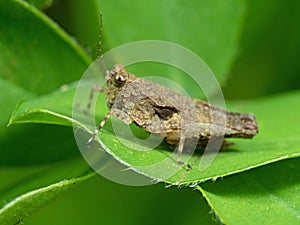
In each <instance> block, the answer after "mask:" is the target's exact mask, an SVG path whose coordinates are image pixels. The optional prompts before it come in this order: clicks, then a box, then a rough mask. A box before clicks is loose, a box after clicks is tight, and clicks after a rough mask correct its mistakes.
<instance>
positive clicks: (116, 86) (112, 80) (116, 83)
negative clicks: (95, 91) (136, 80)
mask: <svg viewBox="0 0 300 225" xmlns="http://www.w3.org/2000/svg"><path fill="white" fill-rule="evenodd" d="M132 76H133V75H131V74H129V73H127V71H126V70H125V68H124V67H123V66H122V65H120V64H116V65H115V66H114V67H113V69H112V70H111V71H108V72H107V74H106V87H105V89H104V93H105V95H106V104H107V105H108V107H109V108H111V107H112V105H113V104H114V102H115V99H116V97H117V96H118V94H119V93H120V91H121V90H122V88H123V87H124V85H125V84H126V83H127V82H130V80H132Z"/></svg>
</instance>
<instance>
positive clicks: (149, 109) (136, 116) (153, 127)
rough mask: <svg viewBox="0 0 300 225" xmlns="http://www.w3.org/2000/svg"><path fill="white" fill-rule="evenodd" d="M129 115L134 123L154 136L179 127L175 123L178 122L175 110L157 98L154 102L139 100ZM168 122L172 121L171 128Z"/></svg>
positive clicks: (144, 99)
mask: <svg viewBox="0 0 300 225" xmlns="http://www.w3.org/2000/svg"><path fill="white" fill-rule="evenodd" d="M130 114H131V118H132V120H133V121H134V122H135V123H137V124H138V125H139V126H141V127H143V128H144V129H145V130H146V131H148V132H150V133H154V134H163V133H167V132H170V131H172V130H173V129H177V128H178V127H179V126H180V125H178V124H177V123H176V122H177V121H178V118H177V117H178V113H177V110H176V108H175V107H173V106H171V105H170V104H167V102H166V101H164V100H162V99H161V101H160V100H159V99H158V97H157V98H156V99H155V100H154V99H153V98H149V97H145V98H143V99H141V100H140V101H139V102H138V103H136V104H135V106H134V108H133V110H132V111H131V113H130ZM170 121H173V122H172V126H170ZM175 121H176V122H175Z"/></svg>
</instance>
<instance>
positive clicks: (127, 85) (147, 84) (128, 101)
mask: <svg viewBox="0 0 300 225" xmlns="http://www.w3.org/2000/svg"><path fill="white" fill-rule="evenodd" d="M106 80H107V85H106V86H105V87H104V90H103V91H104V93H105V95H106V102H107V105H108V107H109V108H110V109H111V110H112V115H113V116H116V117H117V118H119V119H120V120H122V121H124V122H125V123H128V124H129V123H131V122H135V123H136V124H138V125H139V126H141V127H142V128H143V129H145V130H146V131H148V132H150V133H153V134H158V135H161V136H163V137H165V140H166V141H167V142H168V143H170V144H178V142H179V140H180V136H181V135H182V134H183V133H182V132H184V134H185V139H187V140H188V139H195V138H196V139H198V145H200V146H205V145H206V144H207V142H208V140H209V139H210V138H211V137H212V136H224V137H225V138H230V137H237V138H252V137H253V136H254V135H256V134H257V133H258V126H257V122H256V119H255V116H254V115H252V114H244V113H234V112H228V111H225V110H223V109H221V108H218V107H216V106H213V105H211V104H209V103H207V102H204V101H201V100H198V99H192V98H189V97H186V96H183V95H181V94H179V93H177V92H174V91H172V90H170V89H168V88H166V87H164V86H161V85H159V84H156V83H153V82H151V81H148V80H145V79H142V78H138V77H136V76H135V75H133V74H130V73H127V72H126V70H125V68H124V67H123V66H122V65H115V66H114V68H113V69H112V70H111V71H110V72H108V73H107V76H106Z"/></svg>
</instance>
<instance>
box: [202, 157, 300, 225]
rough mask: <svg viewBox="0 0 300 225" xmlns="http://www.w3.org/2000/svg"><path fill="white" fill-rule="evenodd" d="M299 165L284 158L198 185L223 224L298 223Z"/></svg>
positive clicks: (299, 201)
mask: <svg viewBox="0 0 300 225" xmlns="http://www.w3.org/2000/svg"><path fill="white" fill-rule="evenodd" d="M299 165H300V159H290V160H285V161H282V162H278V163H275V164H272V165H267V166H263V167H260V168H257V169H254V170H251V171H248V172H245V173H241V174H237V175H233V176H229V177H226V178H224V179H222V180H217V181H216V182H207V183H205V184H201V185H200V186H199V187H198V188H199V190H200V191H201V192H202V194H203V195H204V196H205V198H206V199H207V201H208V203H209V204H210V206H211V207H212V209H213V210H214V211H215V213H216V214H217V215H218V216H219V218H220V219H221V220H222V221H223V222H224V223H225V224H231V225H235V224H245V225H247V224H261V225H264V224H266V225H267V224H299V222H300V195H299V192H300V173H299V171H300V167H299Z"/></svg>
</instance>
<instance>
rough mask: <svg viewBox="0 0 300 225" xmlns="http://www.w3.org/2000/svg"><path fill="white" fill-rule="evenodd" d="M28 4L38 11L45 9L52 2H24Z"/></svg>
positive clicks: (39, 0) (50, 0)
mask: <svg viewBox="0 0 300 225" xmlns="http://www.w3.org/2000/svg"><path fill="white" fill-rule="evenodd" d="M26 1H27V2H28V3H30V4H33V5H34V6H35V7H37V8H38V9H41V10H43V9H46V8H48V7H50V6H51V5H52V4H53V0H26Z"/></svg>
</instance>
